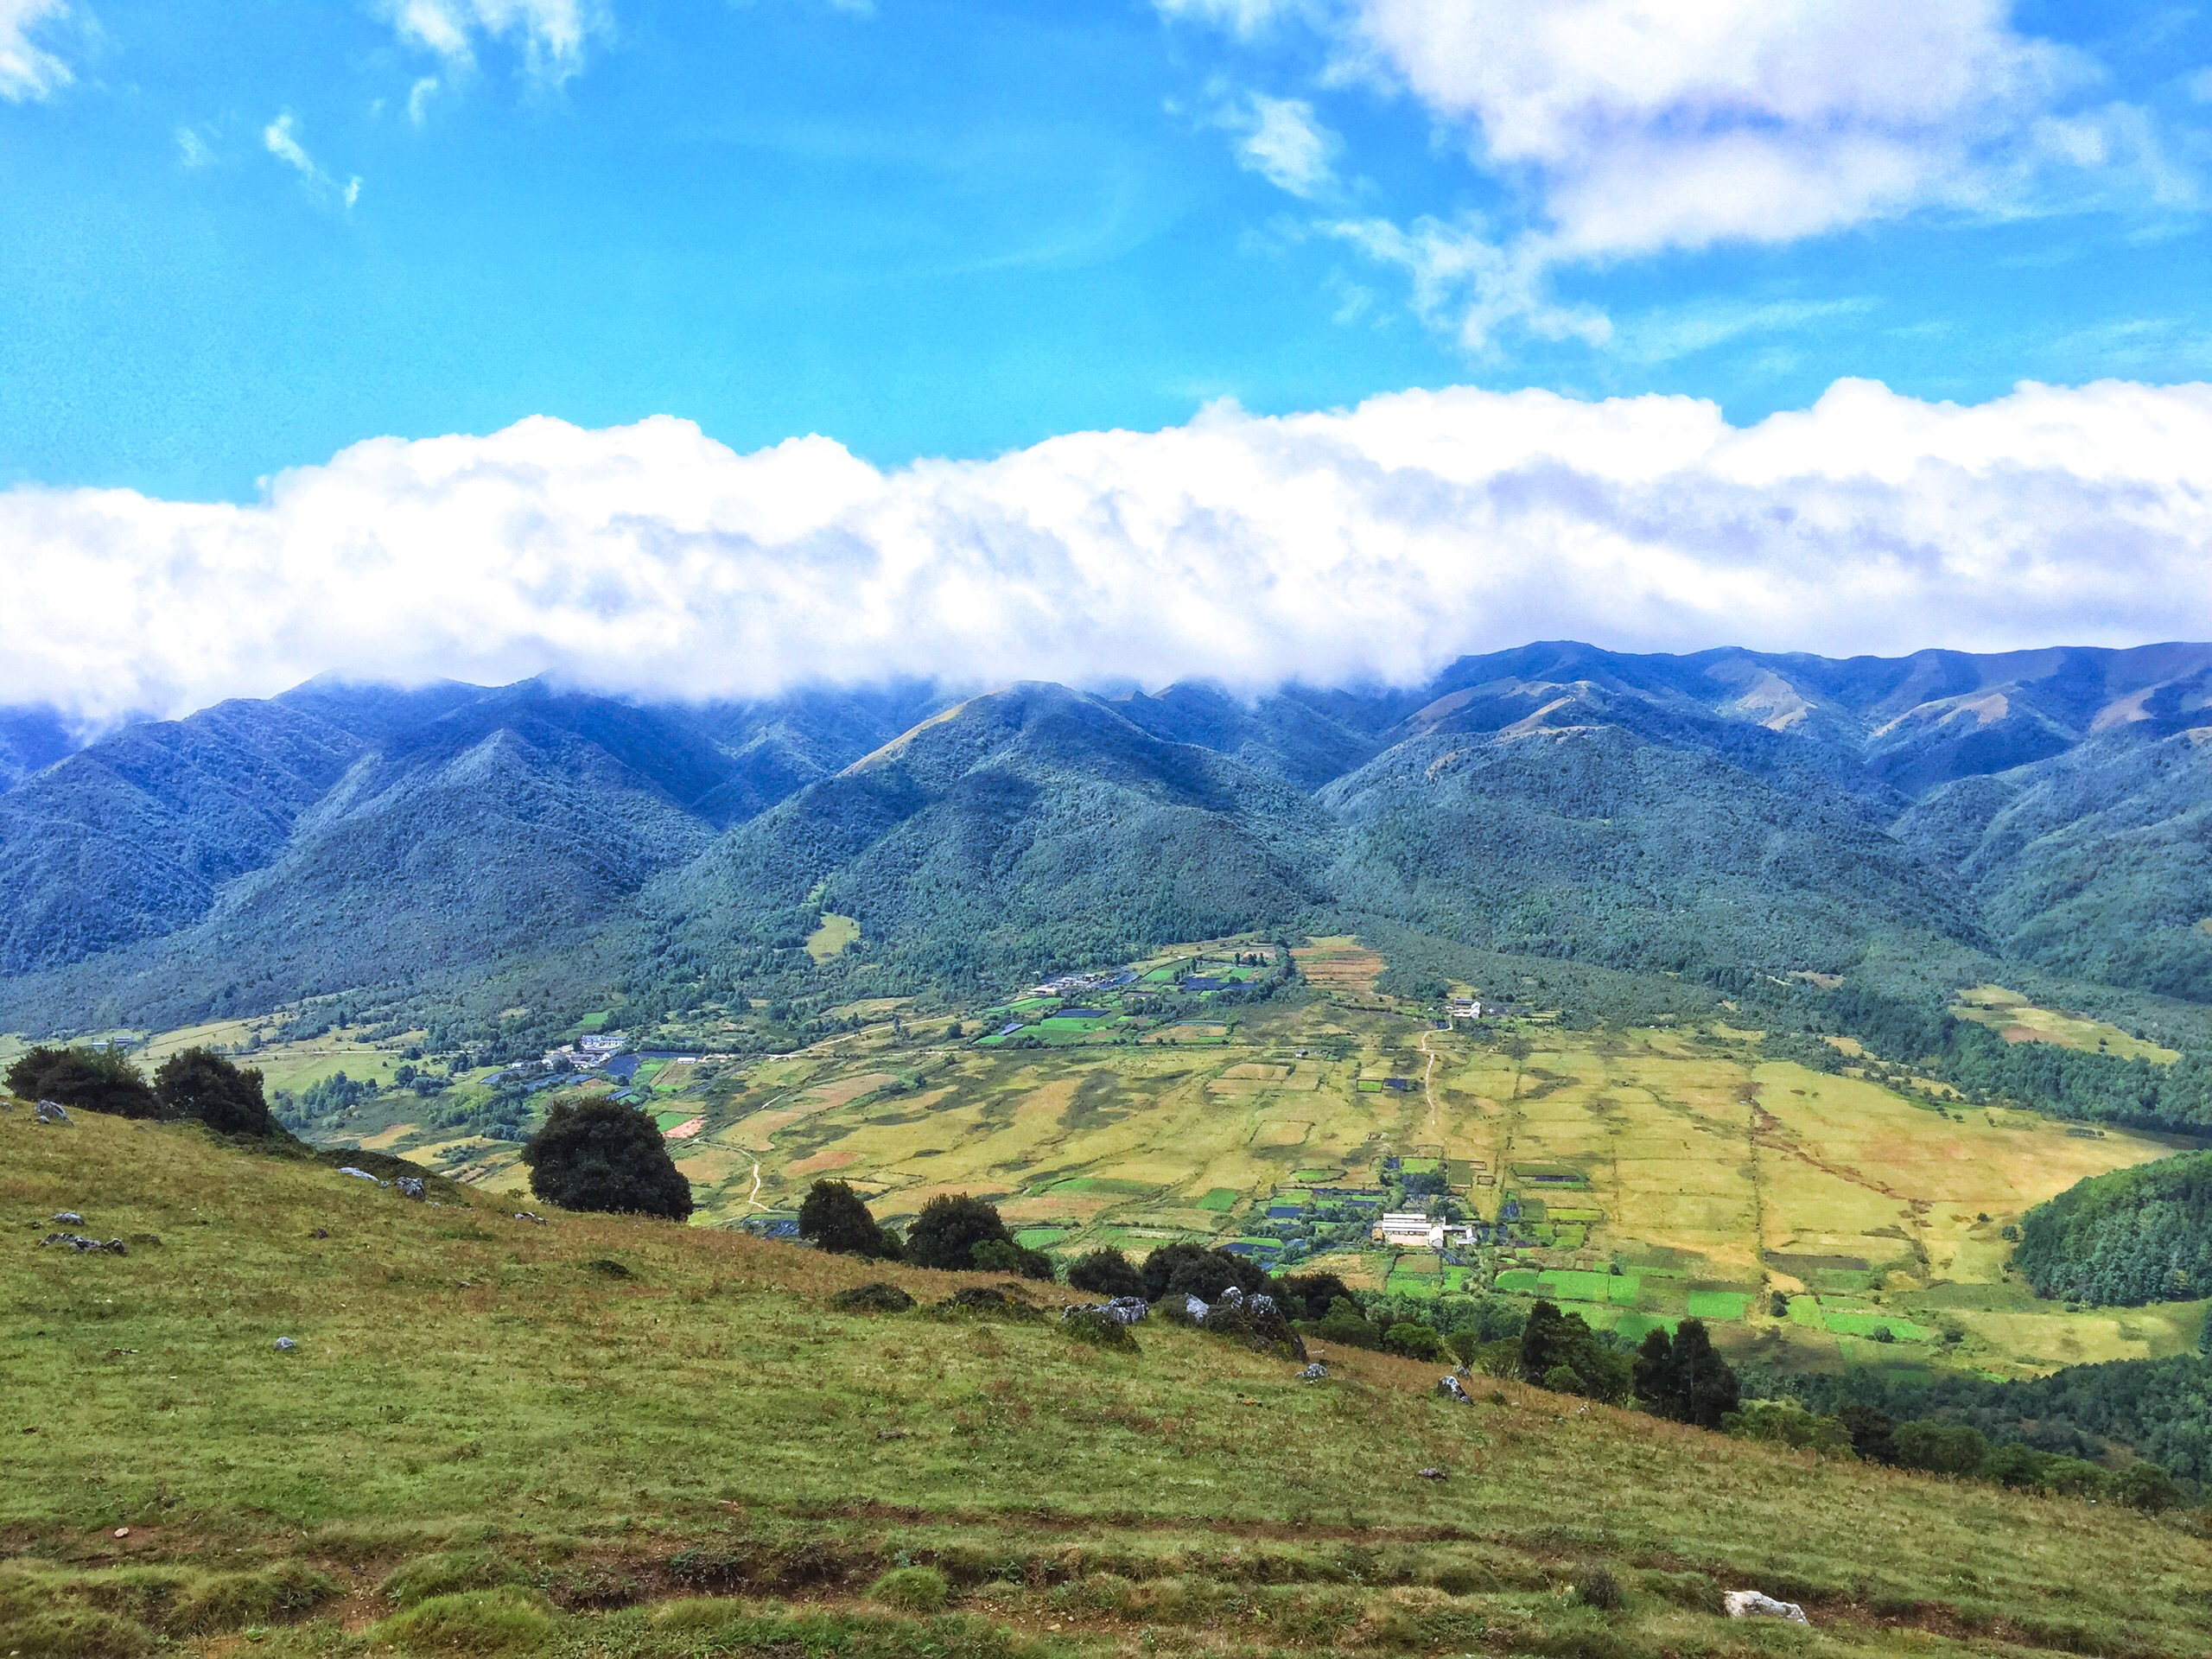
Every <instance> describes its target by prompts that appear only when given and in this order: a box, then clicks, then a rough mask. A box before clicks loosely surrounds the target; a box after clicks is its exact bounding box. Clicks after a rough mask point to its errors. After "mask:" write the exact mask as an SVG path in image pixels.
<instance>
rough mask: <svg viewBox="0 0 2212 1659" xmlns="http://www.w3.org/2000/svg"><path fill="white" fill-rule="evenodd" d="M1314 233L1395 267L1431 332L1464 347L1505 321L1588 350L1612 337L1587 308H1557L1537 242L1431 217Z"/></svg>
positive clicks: (1350, 223)
mask: <svg viewBox="0 0 2212 1659" xmlns="http://www.w3.org/2000/svg"><path fill="white" fill-rule="evenodd" d="M1319 228H1320V230H1321V231H1322V232H1324V233H1325V234H1326V235H1329V236H1333V237H1336V238H1338V239H1339V240H1341V241H1344V242H1348V243H1350V244H1351V245H1352V246H1354V247H1356V248H1357V249H1358V250H1359V251H1361V252H1362V253H1364V254H1365V255H1367V257H1369V258H1370V259H1373V260H1375V261H1376V262H1377V263H1378V264H1386V265H1395V266H1397V267H1399V268H1400V269H1401V270H1403V271H1404V272H1405V273H1406V274H1407V276H1408V277H1410V278H1411V279H1412V283H1413V296H1412V297H1413V308H1414V313H1415V315H1418V316H1420V317H1421V320H1422V321H1425V322H1427V323H1428V324H1429V325H1430V326H1431V327H1437V328H1442V329H1446V330H1447V331H1455V332H1457V334H1459V341H1460V344H1462V345H1464V346H1467V347H1468V348H1469V349H1470V350H1477V349H1479V348H1481V347H1482V346H1486V345H1488V344H1489V343H1490V340H1491V336H1492V335H1493V334H1495V333H1496V332H1497V329H1498V328H1499V327H1501V326H1502V325H1503V324H1504V323H1507V322H1514V323H1517V324H1519V325H1520V326H1521V327H1524V328H1526V329H1528V330H1529V332H1530V333H1531V334H1537V335H1540V336H1541V337H1542V338H1544V339H1546V340H1569V339H1577V340H1587V341H1588V342H1589V343H1590V344H1592V345H1593V346H1601V345H1603V344H1604V343H1605V340H1607V339H1608V338H1610V337H1611V334H1612V325H1611V323H1610V322H1609V321H1606V319H1605V317H1603V316H1602V315H1599V314H1598V313H1597V312H1595V311H1592V310H1591V309H1590V308H1588V307H1586V306H1568V305H1560V304H1559V303H1558V302H1555V301H1554V300H1553V299H1552V298H1551V297H1550V296H1549V294H1548V291H1547V286H1546V280H1545V279H1546V277H1547V275H1548V270H1549V267H1550V264H1551V260H1550V255H1549V253H1548V251H1547V249H1546V248H1545V247H1544V246H1543V245H1542V244H1541V243H1540V242H1537V241H1535V240H1531V239H1529V238H1520V239H1518V240H1515V241H1497V240H1494V239H1492V238H1491V237H1490V236H1488V235H1487V234H1486V233H1485V232H1484V227H1483V226H1480V225H1479V224H1474V223H1461V224H1458V225H1447V224H1445V223H1444V222H1442V221H1441V220H1439V219H1416V220H1414V223H1413V225H1412V226H1410V227H1404V226H1397V225H1394V224H1392V223H1391V222H1390V221H1389V219H1338V220H1336V221H1333V222H1331V223H1325V224H1323V225H1322V226H1319Z"/></svg>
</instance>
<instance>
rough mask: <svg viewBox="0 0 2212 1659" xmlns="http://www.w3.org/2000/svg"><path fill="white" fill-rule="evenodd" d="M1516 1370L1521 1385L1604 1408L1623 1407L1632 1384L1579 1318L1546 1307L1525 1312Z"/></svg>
mask: <svg viewBox="0 0 2212 1659" xmlns="http://www.w3.org/2000/svg"><path fill="white" fill-rule="evenodd" d="M1519 1369H1520V1372H1521V1380H1522V1382H1524V1383H1535V1384H1536V1385H1537V1386H1538V1387H1539V1388H1545V1389H1552V1390H1553V1391H1554V1392H1555V1393H1560V1394H1579V1395H1584V1396H1585V1397H1586V1398H1588V1399H1592V1400H1602V1401H1605V1402H1606V1403H1607V1404H1609V1405H1618V1404H1619V1403H1621V1402H1624V1401H1625V1400H1626V1399H1627V1398H1628V1397H1629V1393H1630V1388H1631V1386H1632V1383H1633V1376H1632V1374H1631V1372H1630V1366H1629V1361H1628V1357H1627V1356H1626V1355H1624V1354H1619V1353H1616V1352H1614V1351H1612V1350H1611V1348H1608V1347H1607V1346H1605V1344H1603V1343H1601V1342H1600V1341H1599V1339H1598V1336H1597V1333H1596V1332H1593V1331H1592V1330H1591V1328H1590V1327H1589V1326H1588V1325H1586V1324H1585V1323H1583V1319H1582V1316H1581V1315H1580V1313H1560V1310H1559V1307H1558V1306H1557V1305H1556V1304H1554V1303H1552V1302H1541V1301H1540V1302H1538V1303H1537V1304H1536V1305H1535V1306H1534V1307H1531V1308H1530V1309H1529V1323H1528V1324H1527V1325H1523V1326H1522V1330H1521V1352H1520V1368H1519Z"/></svg>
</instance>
